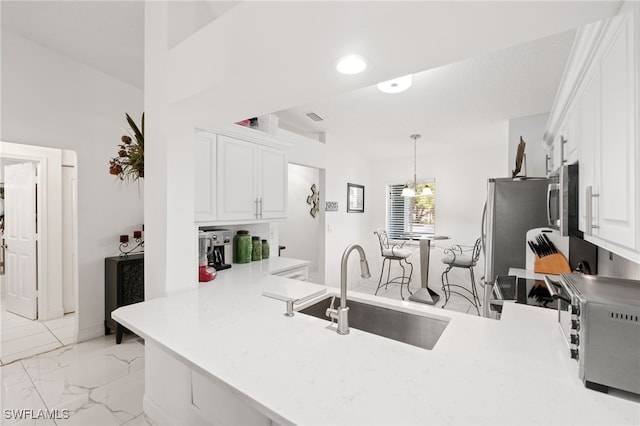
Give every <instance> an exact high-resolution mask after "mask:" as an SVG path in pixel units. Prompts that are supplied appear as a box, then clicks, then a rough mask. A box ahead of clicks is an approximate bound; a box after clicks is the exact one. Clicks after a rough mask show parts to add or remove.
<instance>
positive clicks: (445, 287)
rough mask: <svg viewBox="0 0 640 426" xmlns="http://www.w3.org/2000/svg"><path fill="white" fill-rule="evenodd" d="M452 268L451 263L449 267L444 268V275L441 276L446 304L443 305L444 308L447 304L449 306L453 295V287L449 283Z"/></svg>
mask: <svg viewBox="0 0 640 426" xmlns="http://www.w3.org/2000/svg"><path fill="white" fill-rule="evenodd" d="M450 270H451V265H449V266H448V267H447V269H445V270H444V272H443V273H442V277H441V278H440V281H442V292H443V293H444V304H443V305H442V308H443V309H444V307H445V306H447V303H449V298H450V297H451V287H450V284H449V271H450ZM445 279H446V283H445Z"/></svg>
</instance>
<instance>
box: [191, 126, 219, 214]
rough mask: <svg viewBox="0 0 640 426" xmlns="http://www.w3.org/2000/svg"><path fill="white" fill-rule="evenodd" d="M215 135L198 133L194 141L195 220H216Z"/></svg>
mask: <svg viewBox="0 0 640 426" xmlns="http://www.w3.org/2000/svg"><path fill="white" fill-rule="evenodd" d="M215 164H216V135H214V134H207V133H204V132H202V133H198V134H197V135H196V138H195V141H194V179H195V194H194V201H195V205H194V215H195V220H196V222H205V221H212V220H216V213H217V205H216V181H217V180H216V168H215V167H214V165H215Z"/></svg>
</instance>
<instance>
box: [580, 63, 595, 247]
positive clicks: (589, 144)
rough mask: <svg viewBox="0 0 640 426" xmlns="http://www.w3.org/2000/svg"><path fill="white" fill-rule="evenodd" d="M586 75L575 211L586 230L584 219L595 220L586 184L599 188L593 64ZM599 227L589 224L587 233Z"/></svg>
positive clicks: (582, 227) (582, 104)
mask: <svg viewBox="0 0 640 426" xmlns="http://www.w3.org/2000/svg"><path fill="white" fill-rule="evenodd" d="M591 71H592V72H591V73H590V74H589V75H588V76H587V77H586V79H585V84H584V91H583V93H582V97H581V99H580V110H581V114H582V120H581V126H580V127H581V135H582V136H581V138H580V160H579V163H578V164H579V171H580V178H579V188H580V189H579V191H580V192H579V193H578V202H579V207H578V209H579V215H578V228H579V229H580V230H581V231H582V232H587V222H588V221H591V223H592V224H597V222H598V220H597V217H598V212H597V206H598V203H597V202H595V201H594V199H593V197H592V198H591V199H587V187H591V190H592V193H593V194H598V193H599V192H600V184H599V182H600V180H599V179H600V177H599V175H598V172H599V170H598V169H597V168H596V164H597V163H596V159H597V158H599V157H600V156H599V154H598V151H599V149H600V144H599V141H600V120H599V117H600V70H599V68H598V67H595V68H594V69H593V70H591ZM587 203H590V207H591V208H592V210H591V217H587V210H588V209H587ZM598 229H599V228H593V229H592V234H591V235H598Z"/></svg>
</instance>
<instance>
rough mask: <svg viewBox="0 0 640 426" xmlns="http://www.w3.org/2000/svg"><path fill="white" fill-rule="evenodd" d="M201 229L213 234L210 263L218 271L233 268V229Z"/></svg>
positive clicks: (209, 255)
mask: <svg viewBox="0 0 640 426" xmlns="http://www.w3.org/2000/svg"><path fill="white" fill-rule="evenodd" d="M201 229H202V230H204V231H206V232H208V233H209V234H210V235H211V245H212V247H213V249H212V250H211V252H210V253H209V254H208V261H209V265H210V266H213V267H214V268H215V269H216V271H222V270H223V269H229V268H231V258H232V253H231V250H232V248H231V230H229V229H216V228H201ZM226 262H229V263H226Z"/></svg>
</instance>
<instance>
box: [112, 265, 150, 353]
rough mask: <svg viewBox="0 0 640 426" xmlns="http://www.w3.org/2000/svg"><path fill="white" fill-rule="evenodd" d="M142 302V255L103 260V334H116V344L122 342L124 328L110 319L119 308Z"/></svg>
mask: <svg viewBox="0 0 640 426" xmlns="http://www.w3.org/2000/svg"><path fill="white" fill-rule="evenodd" d="M143 300H144V254H132V255H129V256H127V257H122V256H117V257H107V258H105V259H104V334H105V335H107V334H110V333H111V331H113V330H115V332H116V343H118V344H120V342H122V332H123V331H124V327H123V326H122V325H120V324H118V323H117V322H116V321H115V320H113V319H112V318H111V312H113V311H114V310H115V309H117V308H119V307H120V306H125V305H130V304H132V303H138V302H142V301H143Z"/></svg>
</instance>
